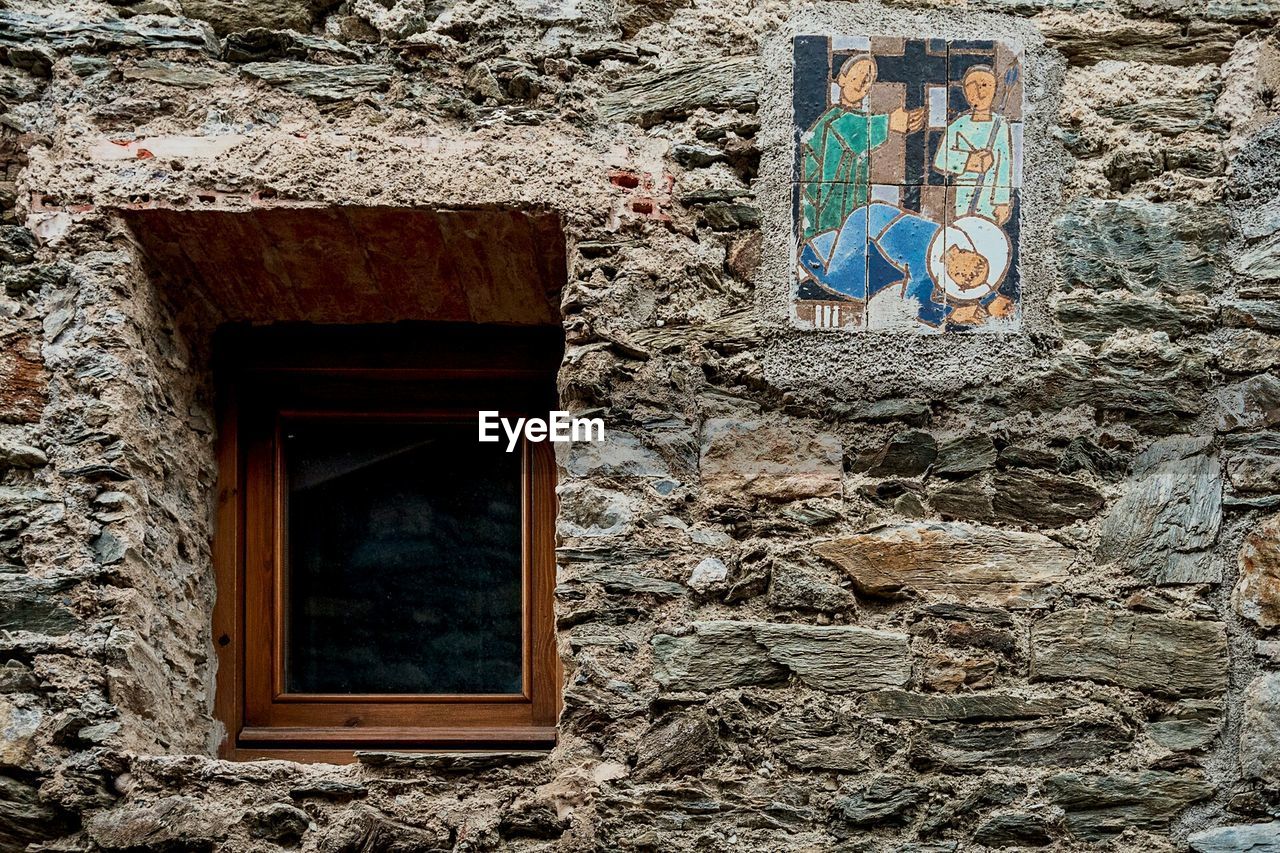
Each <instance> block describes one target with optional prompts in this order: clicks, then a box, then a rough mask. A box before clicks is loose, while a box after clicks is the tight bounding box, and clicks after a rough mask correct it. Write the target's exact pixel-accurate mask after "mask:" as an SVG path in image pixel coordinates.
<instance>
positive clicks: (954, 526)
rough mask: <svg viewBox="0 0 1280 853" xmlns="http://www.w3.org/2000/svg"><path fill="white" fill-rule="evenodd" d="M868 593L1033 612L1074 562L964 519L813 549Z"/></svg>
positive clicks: (1046, 546) (1057, 549) (1039, 539)
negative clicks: (949, 598)
mask: <svg viewBox="0 0 1280 853" xmlns="http://www.w3.org/2000/svg"><path fill="white" fill-rule="evenodd" d="M814 551H815V552H817V554H818V555H819V556H821V557H823V558H825V559H827V560H830V561H831V562H833V563H835V564H836V565H837V566H839V567H840V568H841V569H843V570H844V571H845V572H846V573H847V574H848V575H849V577H850V578H852V579H853V582H854V585H855V587H856V588H857V589H858V590H859V591H860V592H862V593H864V594H866V595H873V596H893V595H898V594H901V593H905V592H909V593H913V594H916V595H922V596H925V597H939V596H954V597H955V598H958V599H959V600H961V601H963V602H981V603H988V604H1000V605H1003V606H1007V607H1035V606H1040V605H1043V604H1045V603H1046V602H1047V601H1049V600H1050V599H1051V598H1052V593H1053V587H1054V586H1056V585H1057V584H1060V583H1061V582H1063V581H1064V580H1066V578H1067V576H1068V571H1069V569H1070V567H1071V564H1072V562H1073V560H1074V554H1073V553H1072V551H1071V550H1070V549H1069V548H1066V547H1064V546H1062V545H1059V544H1058V543H1057V542H1054V541H1053V540H1052V539H1049V538H1048V537H1045V536H1042V535H1040V534H1038V533H1021V532H1017V531H1011V530H998V529H995V528H991V527H983V526H980V525H972V524H965V523H963V522H944V523H933V524H904V525H894V526H891V527H884V528H881V529H879V530H875V531H872V532H870V533H862V534H858V535H856V536H850V537H846V538H843V539H834V540H831V541H830V542H823V543H821V544H819V545H817V546H815V547H814Z"/></svg>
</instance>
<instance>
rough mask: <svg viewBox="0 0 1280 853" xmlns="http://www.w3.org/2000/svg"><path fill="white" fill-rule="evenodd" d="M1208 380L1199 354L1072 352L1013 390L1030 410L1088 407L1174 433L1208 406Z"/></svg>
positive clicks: (1016, 401)
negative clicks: (1128, 358) (1119, 356)
mask: <svg viewBox="0 0 1280 853" xmlns="http://www.w3.org/2000/svg"><path fill="white" fill-rule="evenodd" d="M1133 274H1134V275H1135V276H1137V275H1139V272H1137V271H1135V272H1134V273H1133ZM1188 275H1191V273H1188ZM1208 384H1209V376H1208V374H1207V373H1206V372H1205V370H1204V365H1203V363H1202V362H1201V361H1200V360H1198V359H1195V358H1188V357H1185V356H1183V357H1179V358H1174V357H1173V354H1172V353H1170V354H1169V357H1167V358H1166V357H1163V356H1162V357H1160V358H1155V359H1135V360H1133V361H1132V362H1121V361H1117V360H1115V359H1109V358H1099V357H1093V356H1083V355H1079V354H1075V353H1072V354H1066V355H1062V356H1060V357H1058V358H1057V359H1056V360H1054V362H1053V363H1052V364H1051V365H1050V366H1049V367H1047V368H1045V369H1043V370H1036V371H1034V372H1032V373H1030V374H1029V375H1028V376H1027V378H1026V380H1025V381H1024V382H1023V383H1021V384H1020V385H1019V386H1018V388H1017V389H1016V391H1015V392H1013V393H1012V394H1011V396H1010V405H1012V406H1013V407H1015V408H1017V409H1019V410H1023V411H1029V412H1047V411H1054V412H1057V411H1061V410H1062V409H1071V408H1075V407H1077V406H1087V407H1089V408H1090V409H1093V410H1095V411H1097V412H1106V413H1110V412H1117V413H1122V414H1124V415H1125V417H1126V418H1127V419H1128V420H1129V421H1130V422H1131V423H1132V424H1134V425H1135V426H1136V427H1138V428H1139V429H1142V430H1146V431H1150V432H1154V433H1157V434H1169V433H1174V432H1178V431H1180V430H1182V429H1183V427H1184V425H1185V424H1186V422H1187V420H1188V419H1190V418H1193V417H1194V416H1196V415H1198V414H1199V413H1200V412H1201V411H1203V410H1204V408H1205V403H1204V400H1203V399H1202V398H1203V391H1204V388H1205V387H1206V386H1207V385H1208Z"/></svg>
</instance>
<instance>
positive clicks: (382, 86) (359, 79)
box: [240, 60, 392, 103]
mask: <svg viewBox="0 0 1280 853" xmlns="http://www.w3.org/2000/svg"><path fill="white" fill-rule="evenodd" d="M240 68H241V70H242V71H243V72H244V73H245V74H247V75H249V76H250V77H254V78H256V79H258V80H261V81H263V82H264V83H269V84H271V85H272V86H279V87H280V88H281V89H284V90H286V91H289V92H293V93H294V94H297V95H304V96H306V97H308V98H312V99H314V100H316V101H319V102H320V103H333V102H335V101H347V100H350V99H352V98H355V97H358V96H360V95H364V94H368V93H370V92H384V91H386V89H387V87H388V86H390V85H391V75H392V69H391V66H389V65H318V64H316V63H313V62H297V61H293V60H284V61H280V62H249V63H246V64H245V65H242V66H240Z"/></svg>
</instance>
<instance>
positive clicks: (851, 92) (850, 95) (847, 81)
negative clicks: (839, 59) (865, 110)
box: [836, 57, 876, 107]
mask: <svg viewBox="0 0 1280 853" xmlns="http://www.w3.org/2000/svg"><path fill="white" fill-rule="evenodd" d="M875 82H876V63H875V60H873V59H871V58H870V57H863V58H861V59H852V60H850V61H849V62H847V63H846V64H845V66H844V67H843V68H841V69H840V73H839V74H838V75H837V76H836V85H837V86H839V87H840V102H841V103H842V104H844V105H845V106H846V107H857V106H859V105H860V104H861V103H862V100H863V99H864V98H865V97H866V96H867V93H868V92H870V91H871V84H872V83H875Z"/></svg>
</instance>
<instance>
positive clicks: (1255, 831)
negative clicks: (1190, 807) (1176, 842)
mask: <svg viewBox="0 0 1280 853" xmlns="http://www.w3.org/2000/svg"><path fill="white" fill-rule="evenodd" d="M1187 844H1189V845H1191V849H1192V850H1194V851H1195V853H1280V821H1271V822H1270V823H1246V824H1238V825H1236V826H1219V827H1217V828H1215V829H1202V830H1200V831H1199V832H1193V833H1191V834H1190V835H1188V836H1187Z"/></svg>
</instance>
